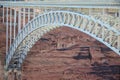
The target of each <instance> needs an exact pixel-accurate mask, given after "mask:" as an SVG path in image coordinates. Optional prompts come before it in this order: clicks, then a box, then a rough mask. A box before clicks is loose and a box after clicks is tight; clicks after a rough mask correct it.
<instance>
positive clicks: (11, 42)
mask: <svg viewBox="0 0 120 80" xmlns="http://www.w3.org/2000/svg"><path fill="white" fill-rule="evenodd" d="M11 43H12V9H11V8H10V46H11Z"/></svg>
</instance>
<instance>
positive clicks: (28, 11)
mask: <svg viewBox="0 0 120 80" xmlns="http://www.w3.org/2000/svg"><path fill="white" fill-rule="evenodd" d="M29 21H30V8H28V22H29Z"/></svg>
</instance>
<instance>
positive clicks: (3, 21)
mask: <svg viewBox="0 0 120 80" xmlns="http://www.w3.org/2000/svg"><path fill="white" fill-rule="evenodd" d="M4 12H5V10H4V6H3V23H4V21H5V20H4V17H5V16H4V14H5V13H4Z"/></svg>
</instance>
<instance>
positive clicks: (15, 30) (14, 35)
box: [13, 10, 16, 40]
mask: <svg viewBox="0 0 120 80" xmlns="http://www.w3.org/2000/svg"><path fill="white" fill-rule="evenodd" d="M15 36H16V10H14V36H13V37H14V40H15Z"/></svg>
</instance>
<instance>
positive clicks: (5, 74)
mask: <svg viewBox="0 0 120 80" xmlns="http://www.w3.org/2000/svg"><path fill="white" fill-rule="evenodd" d="M8 74H9V73H8V71H6V72H4V80H8Z"/></svg>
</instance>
